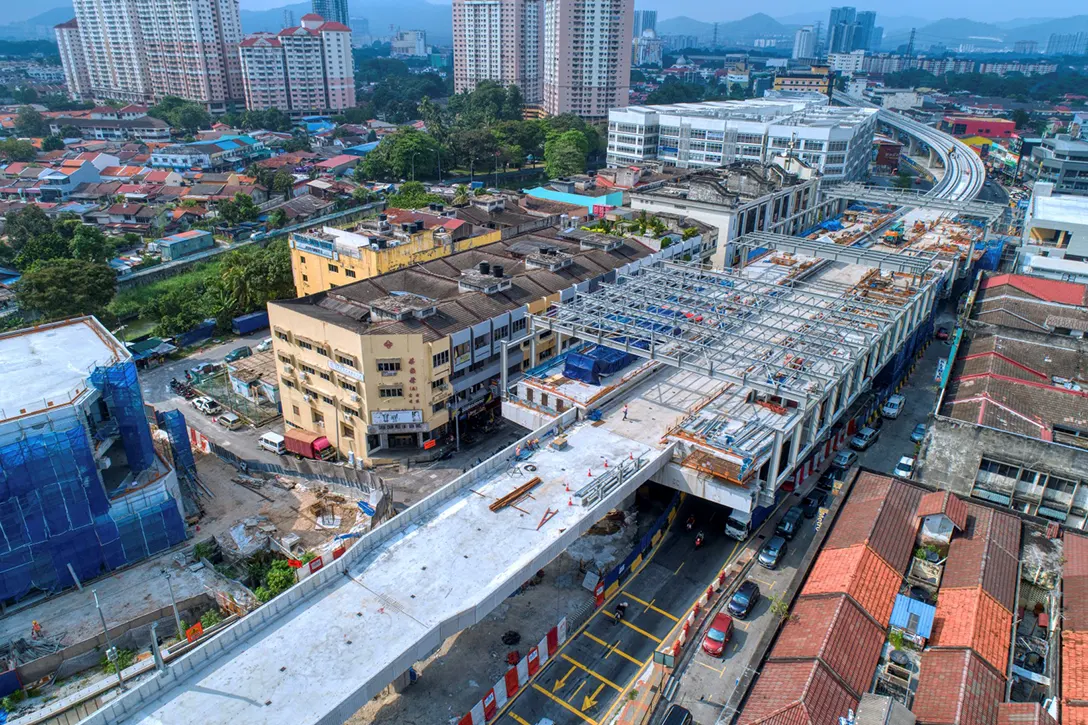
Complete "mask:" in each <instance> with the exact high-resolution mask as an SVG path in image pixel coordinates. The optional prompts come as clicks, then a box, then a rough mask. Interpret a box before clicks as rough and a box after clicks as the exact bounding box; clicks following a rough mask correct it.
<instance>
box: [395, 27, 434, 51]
mask: <svg viewBox="0 0 1088 725" xmlns="http://www.w3.org/2000/svg"><path fill="white" fill-rule="evenodd" d="M391 46H392V47H391V48H390V55H392V56H393V57H394V58H421V57H423V56H425V55H427V31H426V30H401V31H400V32H398V33H397V34H396V35H395V36H394V37H393V42H392V44H391Z"/></svg>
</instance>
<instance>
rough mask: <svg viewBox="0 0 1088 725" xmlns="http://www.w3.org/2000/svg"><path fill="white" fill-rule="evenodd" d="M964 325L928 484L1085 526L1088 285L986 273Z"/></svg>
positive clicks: (941, 405)
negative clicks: (1085, 388)
mask: <svg viewBox="0 0 1088 725" xmlns="http://www.w3.org/2000/svg"><path fill="white" fill-rule="evenodd" d="M962 319H963V322H964V328H963V332H962V334H957V338H956V339H955V340H954V342H953V345H952V349H951V353H950V361H949V364H948V372H947V373H945V375H944V378H943V380H942V381H941V382H942V390H941V393H940V397H939V399H938V405H937V413H936V415H935V417H934V420H933V424H932V426H931V430H930V433H929V435H928V437H927V439H926V441H925V443H924V444H923V447H922V466H921V471H922V480H923V481H924V482H925V483H926V484H928V485H932V486H938V487H940V488H944V489H947V490H950V491H952V492H953V493H956V494H957V495H960V496H963V497H964V498H976V499H981V500H983V501H986V502H989V503H990V504H996V505H998V506H1005V507H1009V508H1011V509H1014V510H1016V511H1020V512H1022V513H1026V514H1030V515H1032V516H1039V517H1042V518H1046V519H1049V520H1051V521H1055V522H1059V523H1063V524H1065V525H1067V526H1070V527H1075V528H1083V527H1084V525H1085V521H1086V520H1088V488H1086V487H1085V486H1084V478H1085V471H1088V445H1086V441H1088V393H1086V392H1085V391H1084V390H1083V386H1084V384H1085V382H1086V381H1088V347H1086V346H1085V341H1084V337H1083V336H1084V330H1085V329H1088V286H1085V285H1083V284H1075V283H1072V282H1062V281H1057V280H1048V279H1042V278H1039V277H1028V276H1022V275H1014V274H984V275H983V276H981V277H980V278H979V280H978V282H977V284H976V287H975V288H974V290H973V291H972V292H971V294H970V296H969V297H968V302H967V307H966V309H965V311H964V315H963V318H962Z"/></svg>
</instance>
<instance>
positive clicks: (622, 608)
mask: <svg viewBox="0 0 1088 725" xmlns="http://www.w3.org/2000/svg"><path fill="white" fill-rule="evenodd" d="M626 611H627V602H621V603H619V604H617V605H616V616H615V617H614V618H613V620H612V624H619V623H620V620H622V619H623V613H624V612H626Z"/></svg>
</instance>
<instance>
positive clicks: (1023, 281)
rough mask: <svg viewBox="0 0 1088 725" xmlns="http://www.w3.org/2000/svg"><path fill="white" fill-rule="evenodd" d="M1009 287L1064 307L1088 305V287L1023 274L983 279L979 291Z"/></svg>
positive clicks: (998, 275) (991, 276)
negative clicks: (1003, 286)
mask: <svg viewBox="0 0 1088 725" xmlns="http://www.w3.org/2000/svg"><path fill="white" fill-rule="evenodd" d="M1002 285H1009V286H1010V287H1013V288H1015V289H1018V290H1020V291H1021V292H1024V293H1026V294H1029V295H1031V296H1032V297H1035V298H1036V299H1040V300H1044V301H1046V302H1059V303H1061V304H1064V305H1088V285H1083V284H1077V283H1075V282H1059V281H1058V280H1053V279H1043V278H1042V277H1028V276H1026V275H1021V274H995V275H987V276H986V277H984V278H983V280H982V282H981V284H979V289H984V290H985V289H990V288H993V287H1000V286H1002Z"/></svg>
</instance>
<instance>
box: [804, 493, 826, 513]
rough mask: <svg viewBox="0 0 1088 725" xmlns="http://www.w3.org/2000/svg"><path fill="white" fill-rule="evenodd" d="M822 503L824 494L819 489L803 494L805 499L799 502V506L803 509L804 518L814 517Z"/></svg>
mask: <svg viewBox="0 0 1088 725" xmlns="http://www.w3.org/2000/svg"><path fill="white" fill-rule="evenodd" d="M823 505H824V494H823V492H821V491H813V492H812V493H810V494H809V495H808V496H805V500H804V501H803V502H802V503H801V506H803V507H804V509H805V518H806V519H814V518H816V514H818V513H819V512H820V507H821V506H823Z"/></svg>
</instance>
